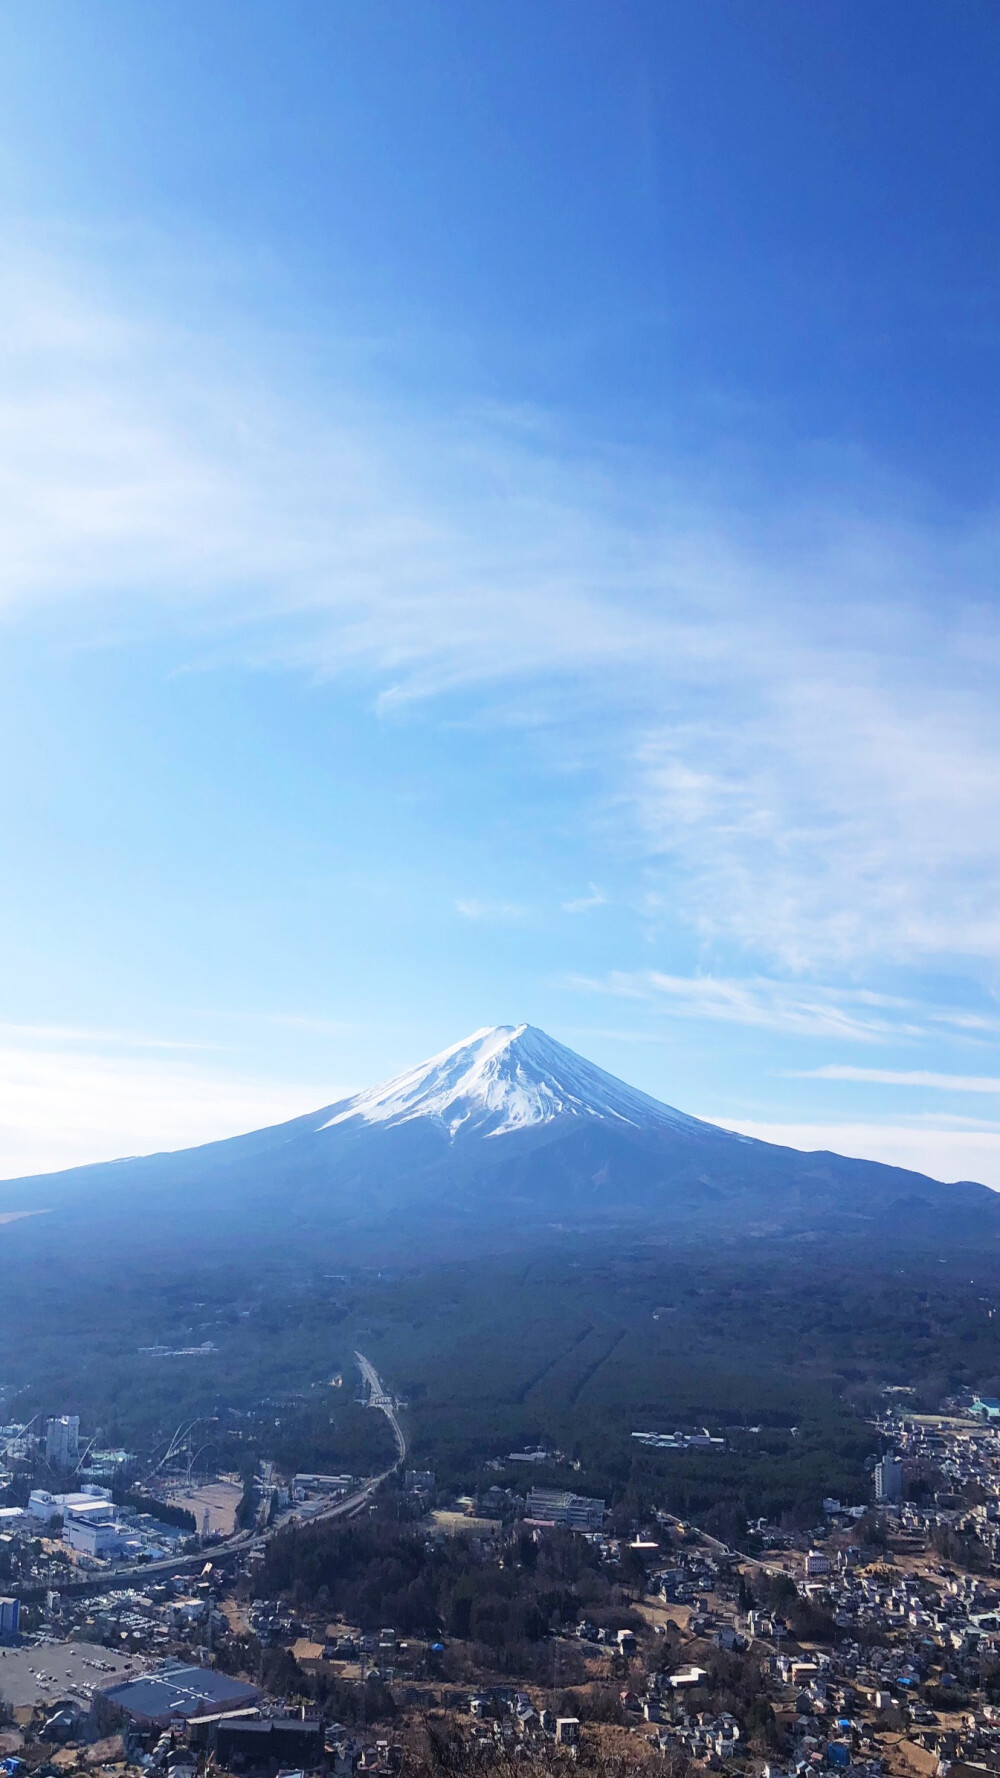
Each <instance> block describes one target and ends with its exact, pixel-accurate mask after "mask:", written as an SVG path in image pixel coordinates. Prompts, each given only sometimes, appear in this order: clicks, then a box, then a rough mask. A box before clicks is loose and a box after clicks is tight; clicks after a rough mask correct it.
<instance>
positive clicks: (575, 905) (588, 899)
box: [562, 883, 608, 914]
mask: <svg viewBox="0 0 1000 1778" xmlns="http://www.w3.org/2000/svg"><path fill="white" fill-rule="evenodd" d="M607 905H608V898H607V896H606V895H604V894H602V892H601V890H600V889H598V887H597V885H596V883H590V884H588V888H587V894H586V895H578V896H576V897H575V899H574V900H572V901H564V902H563V904H562V911H563V913H564V914H589V913H590V910H591V909H592V908H604V907H607Z"/></svg>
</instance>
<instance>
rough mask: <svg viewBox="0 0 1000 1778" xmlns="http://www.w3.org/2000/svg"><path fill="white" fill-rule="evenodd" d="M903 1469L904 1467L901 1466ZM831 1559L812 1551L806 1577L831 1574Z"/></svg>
mask: <svg viewBox="0 0 1000 1778" xmlns="http://www.w3.org/2000/svg"><path fill="white" fill-rule="evenodd" d="M900 1468H902V1465H900ZM829 1572H830V1558H829V1557H828V1556H827V1555H825V1554H824V1552H823V1551H822V1550H810V1551H809V1553H808V1555H807V1556H806V1576H807V1578H808V1579H809V1580H815V1579H816V1577H817V1576H818V1575H820V1574H829Z"/></svg>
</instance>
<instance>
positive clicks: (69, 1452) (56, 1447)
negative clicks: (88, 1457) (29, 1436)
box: [45, 1414, 80, 1469]
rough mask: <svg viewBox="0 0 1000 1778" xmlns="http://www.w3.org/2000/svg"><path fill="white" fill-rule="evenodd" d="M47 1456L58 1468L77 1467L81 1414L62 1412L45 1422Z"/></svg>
mask: <svg viewBox="0 0 1000 1778" xmlns="http://www.w3.org/2000/svg"><path fill="white" fill-rule="evenodd" d="M45 1458H46V1461H47V1462H48V1463H54V1464H55V1466H56V1468H57V1469H75V1468H76V1466H77V1464H78V1463H79V1461H80V1416H79V1414H60V1415H59V1416H58V1418H57V1419H54V1420H46V1422H45Z"/></svg>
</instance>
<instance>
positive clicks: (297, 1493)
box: [292, 1473, 354, 1500]
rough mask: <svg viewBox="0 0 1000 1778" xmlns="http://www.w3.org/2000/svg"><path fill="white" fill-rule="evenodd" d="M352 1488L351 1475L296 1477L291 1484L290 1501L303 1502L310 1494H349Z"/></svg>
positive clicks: (303, 1475)
mask: <svg viewBox="0 0 1000 1778" xmlns="http://www.w3.org/2000/svg"><path fill="white" fill-rule="evenodd" d="M353 1487H354V1477H353V1476H352V1475H306V1474H304V1473H303V1474H302V1475H297V1476H296V1477H295V1479H294V1481H293V1482H292V1499H293V1500H305V1499H306V1498H307V1497H308V1496H309V1495H310V1494H349V1493H350V1492H351V1489H352V1488H353Z"/></svg>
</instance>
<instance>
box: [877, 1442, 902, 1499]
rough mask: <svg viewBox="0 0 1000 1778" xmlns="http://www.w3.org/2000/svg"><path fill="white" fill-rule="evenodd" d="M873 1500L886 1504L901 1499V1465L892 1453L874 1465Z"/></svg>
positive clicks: (887, 1453) (889, 1452) (888, 1452)
mask: <svg viewBox="0 0 1000 1778" xmlns="http://www.w3.org/2000/svg"><path fill="white" fill-rule="evenodd" d="M875 1498H876V1500H884V1501H886V1502H890V1501H893V1500H902V1498H903V1464H902V1461H901V1459H900V1458H899V1457H897V1456H895V1455H894V1454H893V1452H892V1451H887V1452H886V1454H885V1456H884V1457H883V1458H882V1461H881V1463H876V1465H875Z"/></svg>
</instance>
